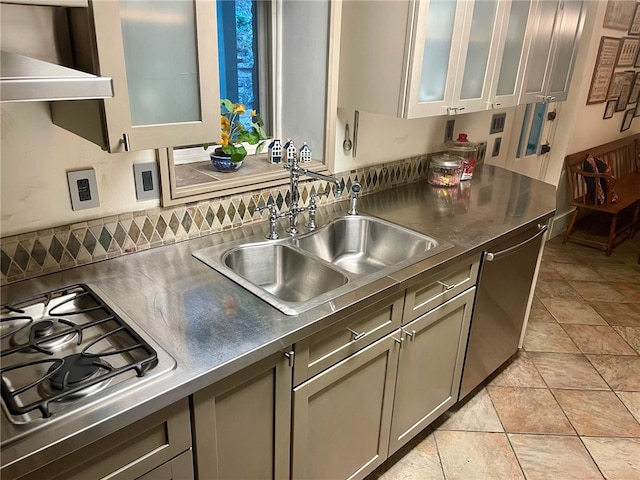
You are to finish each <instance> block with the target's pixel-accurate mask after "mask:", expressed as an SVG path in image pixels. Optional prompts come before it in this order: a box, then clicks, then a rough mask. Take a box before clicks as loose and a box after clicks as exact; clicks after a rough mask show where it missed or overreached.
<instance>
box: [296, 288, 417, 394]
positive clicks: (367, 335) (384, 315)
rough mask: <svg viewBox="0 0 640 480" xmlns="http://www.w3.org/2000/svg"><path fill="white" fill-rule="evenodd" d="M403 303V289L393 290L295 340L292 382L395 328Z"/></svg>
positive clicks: (307, 376) (327, 365) (334, 361)
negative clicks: (399, 290)
mask: <svg viewBox="0 0 640 480" xmlns="http://www.w3.org/2000/svg"><path fill="white" fill-rule="evenodd" d="M403 303H404V292H400V293H396V294H394V295H392V296H389V297H386V298H384V299H382V300H380V301H378V302H376V303H374V304H373V305H371V306H369V307H367V308H364V309H363V310H360V311H359V312H356V313H354V314H353V315H350V316H349V317H347V318H346V319H344V320H342V321H340V322H338V323H337V324H335V325H332V326H331V327H329V328H327V329H325V330H323V331H321V332H318V333H316V334H315V335H312V336H310V337H308V338H305V339H304V340H302V341H300V342H298V343H296V345H295V353H296V361H295V364H294V367H293V383H294V385H298V384H300V383H302V382H303V381H305V380H307V379H308V378H310V377H312V376H313V375H316V374H317V373H319V372H321V371H323V370H325V369H326V368H328V367H330V366H331V365H333V364H335V363H337V362H339V361H340V360H342V359H344V358H346V357H348V356H349V355H351V354H352V353H355V352H357V351H358V350H360V349H361V348H363V347H365V346H367V345H369V344H371V343H373V342H374V341H376V340H378V339H379V338H382V337H383V336H385V335H386V334H388V333H390V332H392V331H394V330H395V329H396V328H398V327H399V326H400V322H401V321H402V307H403Z"/></svg>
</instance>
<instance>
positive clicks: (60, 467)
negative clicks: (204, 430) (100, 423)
mask: <svg viewBox="0 0 640 480" xmlns="http://www.w3.org/2000/svg"><path fill="white" fill-rule="evenodd" d="M190 448H191V421H190V416H189V403H188V401H187V399H186V398H185V399H184V400H181V401H180V402H177V403H175V404H173V405H171V406H170V407H167V408H165V409H164V410H160V411H159V412H156V413H154V414H151V415H149V416H148V417H146V418H143V419H142V420H140V421H138V422H136V423H134V424H132V425H130V426H128V427H125V428H123V429H122V430H118V431H117V432H115V433H112V434H111V435H108V436H107V437H105V438H103V439H101V440H98V441H96V442H94V443H91V444H89V445H87V446H86V447H83V448H81V449H80V450H77V451H75V452H73V453H71V454H69V455H66V456H64V457H62V458H60V459H58V460H56V461H54V462H52V463H50V464H49V465H47V466H45V467H42V468H41V469H39V470H36V471H34V472H31V473H30V474H28V475H26V476H24V477H20V478H21V479H22V480H26V479H29V480H31V479H33V480H39V479H43V478H47V479H51V480H54V479H65V480H74V479H77V480H84V479H87V478H96V479H97V478H110V479H114V480H115V479H118V480H124V479H134V478H138V477H140V476H142V475H144V474H146V473H148V472H150V471H151V470H153V469H155V468H156V467H158V466H160V465H162V464H163V463H165V462H168V461H169V460H171V459H172V458H173V457H176V456H177V455H179V454H180V453H182V452H185V451H186V450H189V449H190ZM3 478H5V477H4V472H3ZM7 478H9V477H7ZM185 478H186V477H185Z"/></svg>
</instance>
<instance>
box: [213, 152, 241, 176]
mask: <svg viewBox="0 0 640 480" xmlns="http://www.w3.org/2000/svg"><path fill="white" fill-rule="evenodd" d="M209 157H210V158H211V163H212V164H213V168H215V169H216V170H217V171H219V172H235V171H237V170H238V169H239V168H240V167H241V166H242V162H243V161H242V160H240V161H239V162H232V161H231V159H230V158H229V157H227V156H221V155H216V154H215V153H210V154H209Z"/></svg>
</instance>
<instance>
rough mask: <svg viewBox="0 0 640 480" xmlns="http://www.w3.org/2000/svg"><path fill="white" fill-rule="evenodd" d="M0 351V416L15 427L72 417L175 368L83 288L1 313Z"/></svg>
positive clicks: (21, 303)
mask: <svg viewBox="0 0 640 480" xmlns="http://www.w3.org/2000/svg"><path fill="white" fill-rule="evenodd" d="M0 345H1V368H0V390H1V396H2V409H3V414H4V416H5V417H6V418H7V419H8V420H9V421H10V422H11V423H14V424H17V425H20V424H31V423H40V424H42V423H45V422H47V421H50V420H52V419H56V418H58V417H61V416H66V415H71V414H74V413H77V412H78V410H80V409H82V408H83V407H84V406H87V405H90V404H93V403H95V402H94V401H100V400H101V399H104V398H107V397H111V396H112V395H118V394H124V393H125V392H126V391H127V390H129V389H130V388H136V387H138V386H140V385H143V384H145V383H146V382H148V381H150V380H151V379H153V378H156V377H157V376H159V375H161V374H164V373H167V372H168V371H170V370H172V369H174V368H175V366H176V363H175V360H174V359H173V358H172V357H171V356H170V355H169V354H168V353H167V352H166V351H164V350H163V349H162V348H161V347H160V346H159V345H158V344H157V343H156V342H154V340H153V339H152V338H151V337H149V336H148V335H147V334H146V333H145V332H144V331H143V330H142V329H141V328H140V327H139V326H137V325H136V324H135V323H134V322H133V321H132V320H130V319H128V318H126V317H125V315H124V313H123V312H121V311H119V310H118V308H117V307H116V306H115V305H112V304H110V303H108V302H107V301H106V299H105V296H104V295H103V294H102V295H99V294H98V293H97V292H96V289H95V288H94V289H92V288H90V287H89V286H87V285H84V284H76V285H71V286H68V287H64V288H59V289H56V290H51V291H48V292H44V293H42V294H39V295H35V296H32V297H29V298H24V299H21V300H18V301H14V302H11V303H9V304H5V305H2V306H1V310H0ZM4 440H6V439H3V443H4Z"/></svg>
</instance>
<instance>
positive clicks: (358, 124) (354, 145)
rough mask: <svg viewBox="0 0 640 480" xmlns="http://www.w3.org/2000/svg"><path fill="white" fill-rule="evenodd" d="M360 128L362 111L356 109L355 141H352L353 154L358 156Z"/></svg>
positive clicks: (354, 122) (354, 121)
mask: <svg viewBox="0 0 640 480" xmlns="http://www.w3.org/2000/svg"><path fill="white" fill-rule="evenodd" d="M359 130H360V112H359V111H358V110H356V111H355V112H354V113H353V142H351V147H352V150H351V155H352V156H353V158H356V155H357V154H358V131H359Z"/></svg>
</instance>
